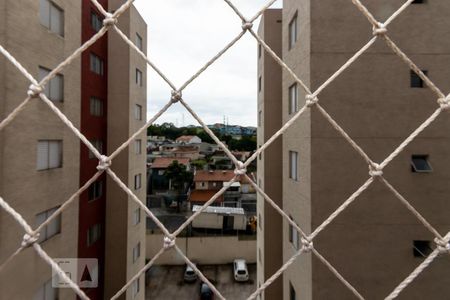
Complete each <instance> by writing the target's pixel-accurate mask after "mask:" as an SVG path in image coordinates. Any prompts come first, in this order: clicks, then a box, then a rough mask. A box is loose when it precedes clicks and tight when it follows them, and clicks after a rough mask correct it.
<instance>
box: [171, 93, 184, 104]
mask: <svg viewBox="0 0 450 300" xmlns="http://www.w3.org/2000/svg"><path fill="white" fill-rule="evenodd" d="M181 98H182V94H181V92H179V91H172V97H171V98H170V100H171V101H172V103H177V102H178V101H180V100H181Z"/></svg>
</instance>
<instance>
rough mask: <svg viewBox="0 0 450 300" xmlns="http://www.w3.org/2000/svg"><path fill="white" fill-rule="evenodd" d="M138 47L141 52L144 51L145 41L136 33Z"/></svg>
mask: <svg viewBox="0 0 450 300" xmlns="http://www.w3.org/2000/svg"><path fill="white" fill-rule="evenodd" d="M136 47H137V48H138V49H139V50H141V51H144V40H143V39H142V37H141V36H140V35H139V33H137V32H136Z"/></svg>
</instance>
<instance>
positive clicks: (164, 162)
mask: <svg viewBox="0 0 450 300" xmlns="http://www.w3.org/2000/svg"><path fill="white" fill-rule="evenodd" d="M175 160H177V161H178V163H180V164H182V165H185V166H187V165H188V164H189V158H178V157H157V158H155V160H154V161H153V164H152V166H151V167H150V168H151V169H167V167H168V166H170V165H171V164H172V162H173V161H175Z"/></svg>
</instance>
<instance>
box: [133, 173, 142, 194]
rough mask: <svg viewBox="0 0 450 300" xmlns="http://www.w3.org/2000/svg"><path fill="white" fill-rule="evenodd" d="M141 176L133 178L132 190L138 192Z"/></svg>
mask: <svg viewBox="0 0 450 300" xmlns="http://www.w3.org/2000/svg"><path fill="white" fill-rule="evenodd" d="M141 177H142V175H141V174H137V175H135V176H134V189H135V190H139V189H140V188H141Z"/></svg>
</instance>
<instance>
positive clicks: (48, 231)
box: [36, 206, 61, 243]
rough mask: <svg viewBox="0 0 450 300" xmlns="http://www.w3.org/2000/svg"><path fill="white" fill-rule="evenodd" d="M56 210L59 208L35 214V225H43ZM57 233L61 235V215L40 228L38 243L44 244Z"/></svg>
mask: <svg viewBox="0 0 450 300" xmlns="http://www.w3.org/2000/svg"><path fill="white" fill-rule="evenodd" d="M58 208H59V206H57V207H54V208H51V209H48V210H46V211H43V212H40V213H38V214H36V225H37V226H39V225H41V224H42V223H44V222H45V221H46V220H47V219H48V218H49V217H50V216H51V215H53V213H54V212H55V211H56V210H57V209H58ZM59 233H61V214H58V215H57V216H56V217H55V218H54V219H53V220H52V221H51V222H50V223H48V224H47V225H45V226H44V227H43V228H42V230H41V231H40V232H39V239H38V243H42V242H45V241H47V240H49V239H51V238H52V237H54V236H56V235H58V234H59Z"/></svg>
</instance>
